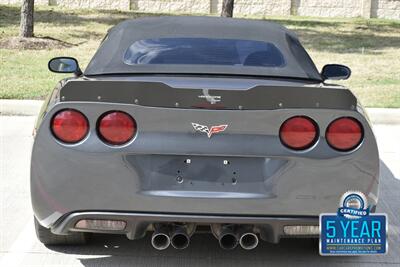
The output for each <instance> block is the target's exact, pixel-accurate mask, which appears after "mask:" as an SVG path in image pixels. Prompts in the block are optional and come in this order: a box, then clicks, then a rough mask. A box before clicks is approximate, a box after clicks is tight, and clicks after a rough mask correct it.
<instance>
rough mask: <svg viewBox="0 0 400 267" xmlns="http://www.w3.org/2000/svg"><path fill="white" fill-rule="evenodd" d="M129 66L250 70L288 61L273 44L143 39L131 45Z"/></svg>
mask: <svg viewBox="0 0 400 267" xmlns="http://www.w3.org/2000/svg"><path fill="white" fill-rule="evenodd" d="M124 63H125V64H128V65H143V64H176V65H181V64H186V65H223V66H241V67H242V66H249V67H275V68H276V67H283V66H285V58H284V57H283V54H282V53H281V51H279V49H278V48H277V47H276V46H275V45H274V44H272V43H268V42H261V41H251V40H236V39H211V38H157V39H144V40H139V41H136V42H134V43H133V44H132V45H130V46H129V48H128V49H127V51H126V52H125V55H124Z"/></svg>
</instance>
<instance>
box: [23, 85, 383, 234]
mask: <svg viewBox="0 0 400 267" xmlns="http://www.w3.org/2000/svg"><path fill="white" fill-rule="evenodd" d="M307 89H309V88H303V89H302V90H307ZM299 90H300V89H299ZM327 90H329V89H327ZM335 90H343V91H344V89H335ZM321 94H323V91H321ZM57 95H58V94H57V93H55V94H54V96H55V98H54V99H53V100H50V102H51V101H53V103H55V105H54V106H51V107H48V108H47V110H48V112H47V113H46V114H45V113H43V114H45V115H44V118H43V120H42V121H41V123H40V125H41V127H39V128H38V129H37V131H38V132H37V136H36V139H35V144H34V148H33V154H32V170H31V177H32V201H33V206H34V211H35V215H36V216H37V217H38V218H39V220H41V221H42V223H43V222H45V223H46V226H50V225H52V224H53V223H54V222H55V221H56V219H57V216H55V217H54V216H53V217H51V218H52V221H49V220H46V219H47V218H49V216H51V215H52V214H54V212H57V213H58V214H67V213H69V212H73V211H80V210H92V211H102V210H118V211H132V212H153V213H157V212H163V213H165V212H167V213H168V212H170V213H191V214H220V215H223V214H225V215H275V216H285V215H290V216H318V215H319V214H320V213H322V212H335V210H336V208H337V202H338V199H339V198H340V196H341V195H342V194H343V193H345V192H346V191H348V190H360V191H362V192H364V193H365V194H366V195H367V196H368V197H369V201H370V204H371V205H375V204H376V201H377V197H376V196H377V190H378V179H379V160H378V151H377V147H376V142H375V138H374V135H373V133H372V131H371V129H370V126H369V123H368V121H367V120H366V118H365V117H364V116H363V115H362V113H360V112H359V111H356V110H349V109H346V110H342V109H324V108H319V109H310V108H308V109H299V108H293V109H285V108H282V109H274V110H224V111H221V110H205V109H180V108H160V107H147V106H141V105H135V104H116V103H103V102H101V101H99V102H79V101H73V102H68V101H64V102H57V100H56V99H57ZM64 108H74V109H77V110H79V111H81V112H83V113H84V114H85V115H86V116H87V118H88V120H89V124H90V132H89V134H88V136H87V138H86V139H85V140H84V141H82V142H80V143H78V144H75V145H65V144H62V143H60V142H58V141H56V140H55V139H54V138H53V136H52V134H51V131H50V130H49V125H50V119H51V117H52V116H53V115H54V114H55V113H56V112H57V111H59V110H61V109H64ZM44 110H46V108H45V109H44ZM109 110H121V111H125V112H127V113H129V114H131V115H132V116H133V117H134V118H135V120H136V121H137V125H138V133H137V135H136V137H135V138H134V140H133V141H132V142H130V143H128V144H127V145H124V146H122V147H117V148H116V147H111V146H108V145H106V144H104V143H103V142H102V141H101V140H100V139H99V138H98V136H97V133H96V127H95V125H96V122H97V119H98V118H99V117H100V116H101V115H102V114H103V113H105V112H107V111H109ZM360 111H361V110H360ZM43 114H42V115H43ZM295 115H305V116H309V117H311V118H313V119H314V120H315V121H316V122H317V123H318V125H319V128H320V136H319V140H318V142H317V143H316V145H315V146H313V147H312V148H310V149H308V150H306V151H302V152H296V151H291V150H289V149H287V148H286V147H284V146H283V145H282V144H281V143H280V141H279V137H278V132H279V128H280V125H281V124H282V123H283V122H284V121H285V120H286V119H287V118H290V117H292V116H295ZM342 116H352V117H354V118H356V119H358V120H359V121H360V122H361V123H362V125H363V127H364V130H365V135H364V136H365V138H364V141H363V143H362V144H361V145H360V146H359V147H358V148H357V149H356V150H355V151H352V152H350V153H343V152H338V151H335V150H333V149H331V148H330V147H329V146H328V145H327V143H326V141H325V130H326V128H327V126H328V124H329V123H330V122H331V121H333V120H334V119H336V118H338V117H342ZM192 122H196V123H200V124H204V125H208V126H211V125H219V124H223V123H224V124H228V125H229V126H228V128H227V130H226V131H225V132H223V133H220V134H217V135H215V136H213V137H212V138H207V136H206V135H205V134H200V133H197V132H195V131H194V129H193V127H192V125H191V123H192ZM185 157H188V158H191V159H193V161H192V162H196V164H194V163H193V165H191V166H194V167H191V166H186V165H185V164H184V162H183V159H184V158H185ZM223 160H230V161H231V162H232V164H230V165H229V167H228V168H226V167H224V166H223ZM249 164H250V166H253V167H254V168H252V169H253V171H252V170H250V169H249ZM254 169H257V171H254ZM178 171H179V172H178ZM233 172H235V173H236V175H235V177H234V176H233ZM179 175H182V176H183V181H184V182H183V183H178V182H177V177H178V176H179ZM232 178H235V179H236V180H237V182H236V183H234V184H233V183H232V182H229V181H232ZM71 196H73V197H71Z"/></svg>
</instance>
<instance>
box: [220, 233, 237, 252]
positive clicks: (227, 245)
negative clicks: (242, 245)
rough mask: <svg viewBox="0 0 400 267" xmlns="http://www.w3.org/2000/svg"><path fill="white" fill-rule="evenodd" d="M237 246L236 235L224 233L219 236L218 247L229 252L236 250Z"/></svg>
mask: <svg viewBox="0 0 400 267" xmlns="http://www.w3.org/2000/svg"><path fill="white" fill-rule="evenodd" d="M237 245H238V240H237V237H236V235H235V234H234V233H233V232H232V233H230V232H228V233H224V234H221V235H220V238H219V246H220V247H221V248H223V249H226V250H231V249H234V248H236V246H237Z"/></svg>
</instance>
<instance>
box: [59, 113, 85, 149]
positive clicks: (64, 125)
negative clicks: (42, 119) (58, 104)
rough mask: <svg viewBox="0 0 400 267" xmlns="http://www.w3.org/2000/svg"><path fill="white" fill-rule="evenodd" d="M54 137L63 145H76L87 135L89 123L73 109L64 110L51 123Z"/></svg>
mask: <svg viewBox="0 0 400 267" xmlns="http://www.w3.org/2000/svg"><path fill="white" fill-rule="evenodd" d="M51 130H52V132H53V134H54V136H55V137H56V138H57V139H58V140H60V141H62V142H64V143H77V142H79V141H81V140H82V139H83V138H85V136H86V135H87V133H88V131H89V123H88V120H87V119H86V117H85V115H83V114H82V113H81V112H79V111H77V110H74V109H64V110H61V111H59V112H58V113H57V114H56V115H54V117H53V119H52V121H51Z"/></svg>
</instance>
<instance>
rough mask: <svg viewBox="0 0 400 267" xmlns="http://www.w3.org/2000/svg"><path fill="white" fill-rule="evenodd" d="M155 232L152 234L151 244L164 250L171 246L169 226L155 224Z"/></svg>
mask: <svg viewBox="0 0 400 267" xmlns="http://www.w3.org/2000/svg"><path fill="white" fill-rule="evenodd" d="M154 228H155V229H154V233H153V235H152V236H151V245H152V246H153V248H155V249H157V250H164V249H167V248H168V247H169V245H170V244H171V240H170V238H169V228H168V226H165V225H155V227H154Z"/></svg>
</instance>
